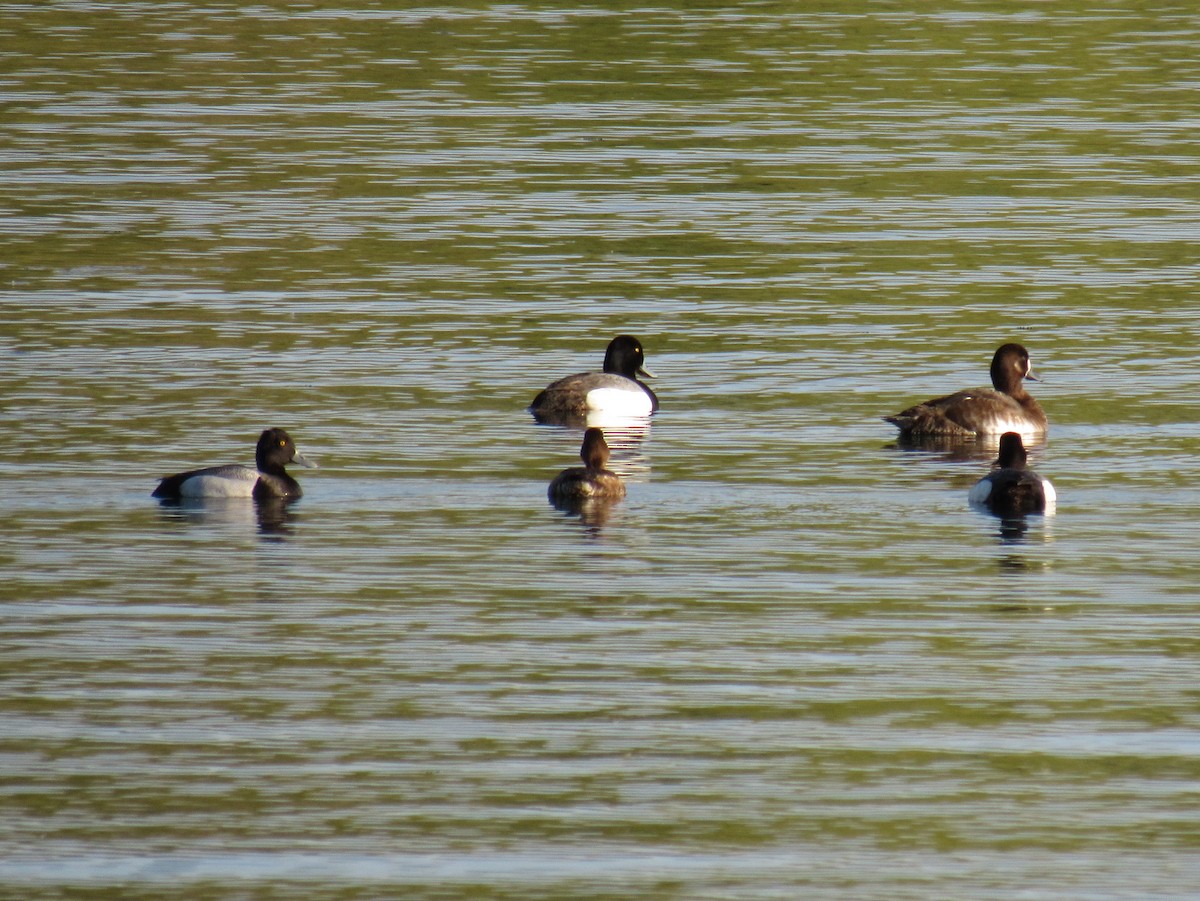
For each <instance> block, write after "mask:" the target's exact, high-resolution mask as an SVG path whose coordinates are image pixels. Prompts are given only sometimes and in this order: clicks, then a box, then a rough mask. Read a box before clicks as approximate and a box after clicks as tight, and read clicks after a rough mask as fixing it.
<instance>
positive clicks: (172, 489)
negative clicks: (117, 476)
mask: <svg viewBox="0 0 1200 901" xmlns="http://www.w3.org/2000/svg"><path fill="white" fill-rule="evenodd" d="M254 459H255V463H256V464H257V465H256V466H255V467H250V466H241V465H237V464H234V465H230V466H210V467H208V468H206V469H191V470H188V471H187V472H180V473H176V474H175V475H173V476H167V477H166V478H164V479H163V480H162V481H161V482H159V483H158V487H157V488H155V489H154V491H153V492H151V496H152V497H157V498H160V499H163V500H176V501H177V500H183V499H185V498H202V497H208V498H211V497H253V498H257V499H260V500H262V499H265V498H288V499H295V498H298V497H300V496H301V494H302V493H303V492H302V491H301V490H300V483H299V482H297V481H296V480H295V479H294V478H292V477H291V476H290V475H288V473H287V471H286V470H285V469H284V466H286V465H287V464H289V463H295V464H297V465H298V466H305V467H309V468H313V469H315V468H316V464H315V463H312V462H310V461H309V460H306V459H305V458H304V457H303V456H301V455H300V453H299V452H298V451H297V450H296V445H295V443H294V442H293V441H292V438H291V436H290V435H289V434H288V433H287V432H286V431H284V430H283V429H265V430H264V431H263V433H262V434H261V435H260V436H259V438H258V446H257V447H256V448H255V451H254Z"/></svg>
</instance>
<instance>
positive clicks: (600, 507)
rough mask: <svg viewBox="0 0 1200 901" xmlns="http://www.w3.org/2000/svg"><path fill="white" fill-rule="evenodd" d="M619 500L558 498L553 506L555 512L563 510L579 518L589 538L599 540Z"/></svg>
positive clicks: (606, 498) (605, 498)
mask: <svg viewBox="0 0 1200 901" xmlns="http://www.w3.org/2000/svg"><path fill="white" fill-rule="evenodd" d="M618 502H619V498H609V497H587V498H557V499H552V500H551V502H550V503H551V504H552V505H553V507H554V509H555V510H561V511H562V512H563V513H565V514H566V515H567V516H569V517H578V519H579V523H580V525H582V526H583V528H584V532H586V533H587V535H588V536H589V537H592V538H597V537H599V535H600V532H601V531H603V529H604V527H605V526H607V525H608V522H609V519H610V518H611V517H612V514H613V508H615V507H616V506H617V503H618Z"/></svg>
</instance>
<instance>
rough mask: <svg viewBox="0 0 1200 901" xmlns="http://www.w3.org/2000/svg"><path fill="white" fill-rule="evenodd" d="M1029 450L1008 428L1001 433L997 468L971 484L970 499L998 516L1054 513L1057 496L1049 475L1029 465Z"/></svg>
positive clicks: (974, 503) (1018, 436)
mask: <svg viewBox="0 0 1200 901" xmlns="http://www.w3.org/2000/svg"><path fill="white" fill-rule="evenodd" d="M1027 461H1028V454H1027V453H1026V451H1025V444H1024V442H1022V441H1021V436H1020V435H1018V434H1017V433H1016V432H1005V433H1004V434H1003V435H1001V436H1000V457H999V459H997V460H996V468H995V469H993V470H992V471H991V472H989V473H988V474H987V475H985V476H984V477H983V478H982V479H980V480H979V481H978V482H976V483H975V485H974V486H972V488H971V491H970V493H969V494H968V495H967V500H969V501H970V502H971V504H973V505H975V506H978V507H986V508H987V509H989V510H991V511H992V512H993V513H995V514H996V515H997V516H1005V517H1013V516H1023V515H1025V514H1026V513H1053V512H1054V506H1055V503H1056V502H1057V500H1058V496H1057V494H1056V493H1055V491H1054V486H1053V485H1051V484H1050V482H1049V480H1048V479H1044V478H1042V477H1041V476H1040V475H1038V474H1037V473H1036V472H1034V471H1033V470H1032V469H1027V468H1026V463H1027Z"/></svg>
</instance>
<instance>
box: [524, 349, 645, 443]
mask: <svg viewBox="0 0 1200 901" xmlns="http://www.w3.org/2000/svg"><path fill="white" fill-rule="evenodd" d="M645 362H646V355H645V353H644V352H643V351H642V343H641V342H640V341H638V339H637V338H634V337H632V336H631V335H618V336H617V337H615V338H613V339H612V341H610V342H609V344H608V350H606V351H605V353H604V371H603V372H581V373H579V374H578V375H569V376H567V377H566V378H561V379H559V380H558V381H556V382H552V383H551V384H550V385H549V386H547V387H546V389H545V390H544V391H542V392H540V393H539V394H538V396H537V397H535V398H534V399H533V403H532V404H530V405H529V412H530V413H532V414H533V416H534V418H535V419H537V421H538V422H548V423H560V424H567V423H574V422H582V421H585V420H586V418H587V416H588V414H589V413H600V414H605V415H608V416H618V417H634V416H649V415H650V414H651V413H653V412H654V411H655V410H657V409H658V398H657V397H656V396H655V395H654V392H653V391H651V390H650V389H649V388H648V387H647V386H646V385H645V384H643V383H642V382H641V381H639V380H638V376H639V375H640V376H642V377H643V378H650V379H652V378H654V375H653V373H651V372H648V371H647V370H646V368H645Z"/></svg>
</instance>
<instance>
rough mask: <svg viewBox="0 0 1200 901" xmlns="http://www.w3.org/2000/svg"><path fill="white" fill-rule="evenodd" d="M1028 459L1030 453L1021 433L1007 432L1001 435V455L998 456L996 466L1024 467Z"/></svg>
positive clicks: (1006, 467)
mask: <svg viewBox="0 0 1200 901" xmlns="http://www.w3.org/2000/svg"><path fill="white" fill-rule="evenodd" d="M1028 460H1029V454H1028V453H1027V452H1026V451H1025V443H1024V442H1023V441H1022V440H1021V436H1020V435H1019V434H1017V433H1016V432H1005V433H1004V434H1003V435H1001V436H1000V456H999V457H997V458H996V466H998V467H999V468H1000V469H1024V468H1025V464H1026V463H1027V462H1028Z"/></svg>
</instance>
